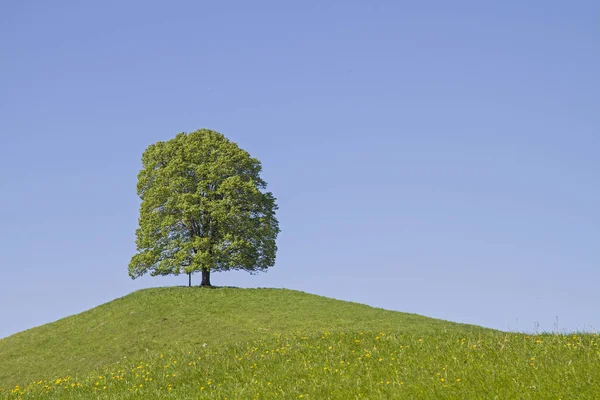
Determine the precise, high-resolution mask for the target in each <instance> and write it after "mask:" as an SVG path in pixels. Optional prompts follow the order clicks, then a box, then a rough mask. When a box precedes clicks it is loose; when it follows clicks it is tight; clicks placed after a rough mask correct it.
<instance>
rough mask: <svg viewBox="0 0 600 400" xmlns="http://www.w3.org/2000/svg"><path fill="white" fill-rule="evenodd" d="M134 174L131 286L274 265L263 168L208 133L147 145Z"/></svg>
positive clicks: (272, 207) (273, 223)
mask: <svg viewBox="0 0 600 400" xmlns="http://www.w3.org/2000/svg"><path fill="white" fill-rule="evenodd" d="M142 165H143V168H142V170H141V171H140V172H139V174H138V183H137V193H138V195H139V196H140V198H141V200H142V202H141V205H140V218H139V228H138V229H137V230H136V236H137V240H136V244H137V253H136V254H135V255H134V256H133V257H132V258H131V262H130V263H129V275H130V276H131V278H132V279H135V278H138V277H140V276H142V275H144V274H146V273H150V275H152V276H157V275H179V274H182V273H185V274H188V276H189V285H190V286H191V285H192V274H193V273H195V272H199V271H200V272H202V283H201V286H211V284H210V273H211V272H212V271H228V270H246V271H249V272H250V273H251V274H253V273H257V272H259V271H265V270H266V269H267V268H269V267H272V266H273V265H274V264H275V253H276V251H277V246H276V244H275V240H276V239H277V234H278V233H279V223H278V221H277V219H276V218H275V211H276V210H277V208H278V207H277V204H276V202H275V198H274V197H273V194H272V193H270V192H265V191H264V189H266V186H267V183H266V182H265V181H263V180H262V179H261V177H260V172H261V170H262V167H261V164H260V161H258V160H257V159H256V158H252V157H251V156H250V154H248V152H246V151H245V150H242V149H240V148H239V147H238V146H237V144H235V143H234V142H231V141H230V140H228V139H227V138H226V137H225V136H223V135H222V134H220V133H218V132H215V131H211V130H208V129H200V130H197V131H195V132H191V133H188V134H186V133H180V134H178V135H177V136H176V137H175V138H173V139H171V140H168V141H166V142H157V143H155V144H152V145H150V146H149V147H148V148H147V149H146V151H144V154H143V155H142Z"/></svg>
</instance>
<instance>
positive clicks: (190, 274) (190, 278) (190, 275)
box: [188, 272, 192, 287]
mask: <svg viewBox="0 0 600 400" xmlns="http://www.w3.org/2000/svg"><path fill="white" fill-rule="evenodd" d="M188 278H189V282H188V287H192V273H191V272H190V273H189V274H188Z"/></svg>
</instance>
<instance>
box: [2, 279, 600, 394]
mask: <svg viewBox="0 0 600 400" xmlns="http://www.w3.org/2000/svg"><path fill="white" fill-rule="evenodd" d="M181 290H183V289H182V288H175V289H174V290H167V291H165V290H163V291H162V292H161V291H158V292H157V291H156V290H154V291H142V292H136V293H137V294H136V293H134V294H133V295H130V297H129V298H128V299H127V298H125V303H127V302H128V301H130V302H131V303H132V304H138V303H140V302H139V300H142V299H146V300H147V297H146V296H147V295H152V294H153V293H154V294H156V295H158V297H161V296H162V298H163V300H165V296H166V297H168V298H171V297H173V295H174V294H176V296H174V298H175V297H177V296H183V298H186V297H187V296H191V298H194V296H196V295H199V296H201V297H202V298H203V299H204V300H206V299H209V298H212V300H213V303H214V304H218V303H219V301H218V300H217V301H216V302H215V301H214V300H215V299H218V297H215V296H220V295H219V294H216V293H217V292H218V291H210V290H203V291H201V290H197V291H195V292H192V291H188V292H187V293H184V292H181ZM228 290H229V291H230V292H229V294H230V296H229V297H228V300H229V301H231V300H232V298H233V297H234V294H233V292H235V290H234V289H228ZM144 292H145V293H144ZM192 293H194V294H192ZM226 294H227V293H226ZM140 295H141V296H140ZM204 296H208V297H204ZM235 296H241V297H240V298H239V299H238V300H242V301H245V302H246V303H248V302H250V303H251V302H252V301H251V300H252V298H254V299H255V301H256V302H259V303H260V302H261V301H262V300H264V297H269V296H271V297H272V299H271V300H277V298H278V297H283V298H285V297H291V298H295V299H296V300H298V301H299V302H300V303H301V302H302V300H301V299H304V301H305V302H306V304H304V305H298V304H296V308H295V311H296V312H295V313H293V314H295V315H299V314H302V312H301V310H305V309H306V310H309V309H312V310H313V313H316V314H319V311H318V310H321V312H320V313H328V312H329V311H331V310H328V309H327V307H325V308H323V306H324V305H325V304H329V306H330V307H333V308H336V307H337V316H334V314H335V313H334V314H331V315H328V317H329V318H330V321H326V320H325V319H322V320H320V319H319V318H320V317H319V316H315V317H314V318H312V319H311V321H312V324H314V325H311V323H302V321H300V320H298V321H296V320H293V321H295V322H292V320H291V319H290V320H288V323H287V325H285V328H283V327H282V326H279V329H269V328H265V327H263V329H269V330H267V331H264V330H263V331H262V332H261V333H258V331H256V334H255V335H254V336H253V337H249V338H246V339H243V340H240V339H239V338H238V339H236V340H216V338H214V337H213V338H209V337H208V336H206V335H204V338H205V339H206V341H202V340H200V341H191V340H183V341H179V342H178V343H177V344H174V343H173V344H171V346H163V345H161V347H162V348H161V349H158V348H156V349H148V348H141V351H130V352H129V355H124V354H121V355H120V356H119V358H118V359H117V360H113V361H110V362H103V365H102V366H100V367H96V368H89V369H87V370H86V368H84V367H82V366H81V365H80V368H79V370H76V371H73V370H71V371H72V372H69V373H64V374H54V375H52V376H49V375H48V373H45V372H44V371H40V372H39V373H38V376H37V377H36V378H32V379H29V380H28V381H27V382H22V383H19V384H15V385H10V386H6V385H4V386H2V387H3V389H0V398H6V399H40V398H41V399H107V400H108V399H137V398H144V399H165V398H166V399H198V398H207V399H274V398H280V399H415V398H416V399H597V398H600V336H599V335H598V334H572V335H554V334H540V335H526V334H517V333H504V332H499V331H494V330H489V329H484V328H479V329H478V328H477V327H473V326H468V325H460V324H454V323H449V322H447V321H438V320H431V319H427V318H424V317H418V316H414V315H412V314H402V313H394V312H391V311H385V310H379V309H373V308H371V307H367V306H362V305H359V304H353V303H346V302H339V301H335V300H331V299H325V298H322V297H319V296H312V295H307V294H304V293H300V292H293V291H285V290H282V291H275V292H274V291H268V290H264V291H262V292H261V290H258V291H256V290H255V291H245V290H240V289H237V292H235ZM188 300H189V299H188ZM279 300H282V299H279ZM122 302H123V300H121V304H122ZM234 302H235V301H234ZM313 302H316V303H313ZM275 303H279V304H281V302H278V301H275V302H274V304H275ZM140 304H141V303H140ZM308 304H311V305H310V306H308ZM108 305H111V303H108ZM113 305H114V304H113ZM314 305H320V307H316V308H314V307H313V306H314ZM345 307H350V308H349V309H345ZM279 308H280V309H286V308H287V307H286V306H281V305H280V307H279ZM292 308H293V307H292ZM109 309H111V307H109ZM100 311H101V313H100V314H98V315H92V317H94V318H92V320H96V319H95V317H98V316H100V315H102V316H103V317H107V314H106V313H105V311H106V309H105V310H102V309H101V310H100ZM113 311H114V310H113ZM90 312H92V314H94V312H98V309H94V310H91V311H90ZM198 312H199V315H200V317H201V318H200V319H202V320H204V322H205V323H207V322H214V318H213V319H209V318H208V317H207V314H206V313H205V312H200V311H198ZM262 312H265V311H264V310H263V311H262ZM348 312H350V314H349V315H347V314H346V313H348ZM88 313H89V312H88ZM340 313H341V314H340ZM381 313H383V314H381ZM387 313H390V314H389V315H388V314H387ZM84 314H85V313H84ZM395 314H398V315H395ZM382 316H383V317H387V318H382ZM76 317H77V316H74V317H71V318H76ZM87 317H88V318H90V316H89V315H88V316H87ZM394 317H395V318H398V319H396V320H394ZM248 318H250V319H251V318H252V314H250V315H248ZM336 318H337V319H336ZM344 318H347V319H344ZM407 318H408V321H411V318H412V319H414V320H412V324H411V323H410V322H409V325H410V326H403V324H406V323H407V320H406V319H407ZM420 318H423V319H422V320H421V319H420ZM361 319H362V320H363V321H362V322H361ZM263 322H264V321H263ZM419 322H421V323H420V324H419ZM55 324H58V325H57V326H55V327H54V328H52V329H59V328H61V326H62V325H61V321H58V322H57V323H55ZM321 324H325V325H330V326H333V329H332V328H326V329H320V328H318V326H319V325H321ZM242 325H243V324H242ZM311 327H312V329H311ZM369 327H371V329H368V328H369ZM382 327H385V328H387V329H373V328H382ZM403 328H404V329H403ZM141 329H144V328H143V327H142V328H141ZM130 333H131V332H130ZM23 334H28V335H32V334H33V335H34V337H35V336H37V333H36V332H35V330H34V331H33V333H32V332H31V331H28V332H24V333H23ZM23 334H20V335H23ZM17 336H18V335H17ZM195 336H196V338H198V339H200V338H202V336H203V335H202V332H196V334H195ZM26 338H28V339H29V340H33V339H32V337H27V336H26V337H24V338H21V339H23V340H24V339H26ZM8 339H10V338H8ZM211 339H214V340H211ZM13 340H14V338H13ZM5 341H6V339H5V340H0V359H1V358H2V355H3V350H2V349H3V348H5V347H6V344H2V343H3V342H5ZM129 343H130V344H132V343H135V338H131V339H130V340H129ZM138 347H139V346H138ZM79 350H81V349H79ZM138 350H140V349H138ZM57 351H58V349H57ZM94 354H97V353H94V352H93V351H90V352H89V354H88V356H93V355H94ZM100 354H101V353H100ZM4 355H6V351H5V350H4ZM63 356H64V357H67V358H68V354H67V355H63ZM5 359H6V358H5ZM39 361H40V362H41V363H42V364H48V361H47V360H42V359H39ZM95 361H97V362H101V361H102V360H98V356H96V360H95ZM0 365H2V367H0V371H1V370H3V369H6V370H7V369H10V367H8V368H6V364H0ZM90 365H91V364H90ZM88 366H89V365H88ZM5 375H6V374H5ZM16 378H20V376H19V377H16V376H15V375H11V380H12V381H13V382H14V381H16V380H17V379H16ZM5 380H7V379H5Z"/></svg>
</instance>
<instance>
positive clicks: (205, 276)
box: [200, 269, 212, 286]
mask: <svg viewBox="0 0 600 400" xmlns="http://www.w3.org/2000/svg"><path fill="white" fill-rule="evenodd" d="M200 286H212V285H211V284H210V269H203V270H202V283H201V284H200Z"/></svg>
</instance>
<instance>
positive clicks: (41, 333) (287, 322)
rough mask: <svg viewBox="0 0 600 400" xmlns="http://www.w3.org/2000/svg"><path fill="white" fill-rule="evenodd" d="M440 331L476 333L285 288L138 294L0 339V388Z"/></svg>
mask: <svg viewBox="0 0 600 400" xmlns="http://www.w3.org/2000/svg"><path fill="white" fill-rule="evenodd" d="M442 328H446V329H450V330H456V331H460V332H464V331H465V330H469V331H479V330H481V329H482V328H478V327H474V326H467V325H460V324H455V323H451V322H446V321H440V320H436V319H432V318H425V317H422V316H418V315H414V314H405V313H399V312H394V311H387V310H382V309H376V308H372V307H368V306H365V305H362V304H357V303H350V302H344V301H339V300H334V299H329V298H325V297H321V296H315V295H311V294H307V293H302V292H298V291H293V290H285V289H236V288H219V289H203V288H199V287H192V288H187V287H170V288H158V289H146V290H140V291H137V292H134V293H132V294H130V295H128V296H125V297H122V298H119V299H117V300H114V301H111V302H109V303H106V304H104V305H101V306H99V307H96V308H94V309H92V310H89V311H87V312H84V313H81V314H78V315H74V316H71V317H68V318H65V319H62V320H59V321H57V322H54V323H51V324H47V325H43V326H40V327H38V328H34V329H31V330H28V331H25V332H21V333H19V334H16V335H13V336H10V337H8V338H6V339H2V340H0V387H10V386H14V385H22V384H25V383H27V382H29V381H30V380H34V379H42V378H43V379H46V378H52V377H54V376H59V375H68V374H74V373H80V374H82V373H86V372H89V371H91V370H93V369H97V368H100V367H102V366H104V365H106V364H110V363H113V362H116V361H119V360H120V359H122V358H123V357H128V358H132V357H133V358H135V357H140V356H142V355H144V354H146V353H147V352H149V353H152V352H160V351H168V350H181V351H183V350H185V351H189V350H193V349H195V348H197V347H198V346H201V345H203V344H204V343H207V344H209V345H211V346H214V345H215V344H217V343H219V344H227V343H239V342H246V341H250V340H254V339H259V338H262V337H265V336H269V335H271V334H273V333H282V334H285V333H290V332H295V331H297V330H302V331H303V332H306V333H311V332H321V331H325V330H330V331H334V330H336V331H337V330H371V329H375V330H385V331H388V332H394V333H401V332H404V333H411V332H412V333H426V332H431V331H433V330H439V329H442Z"/></svg>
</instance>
